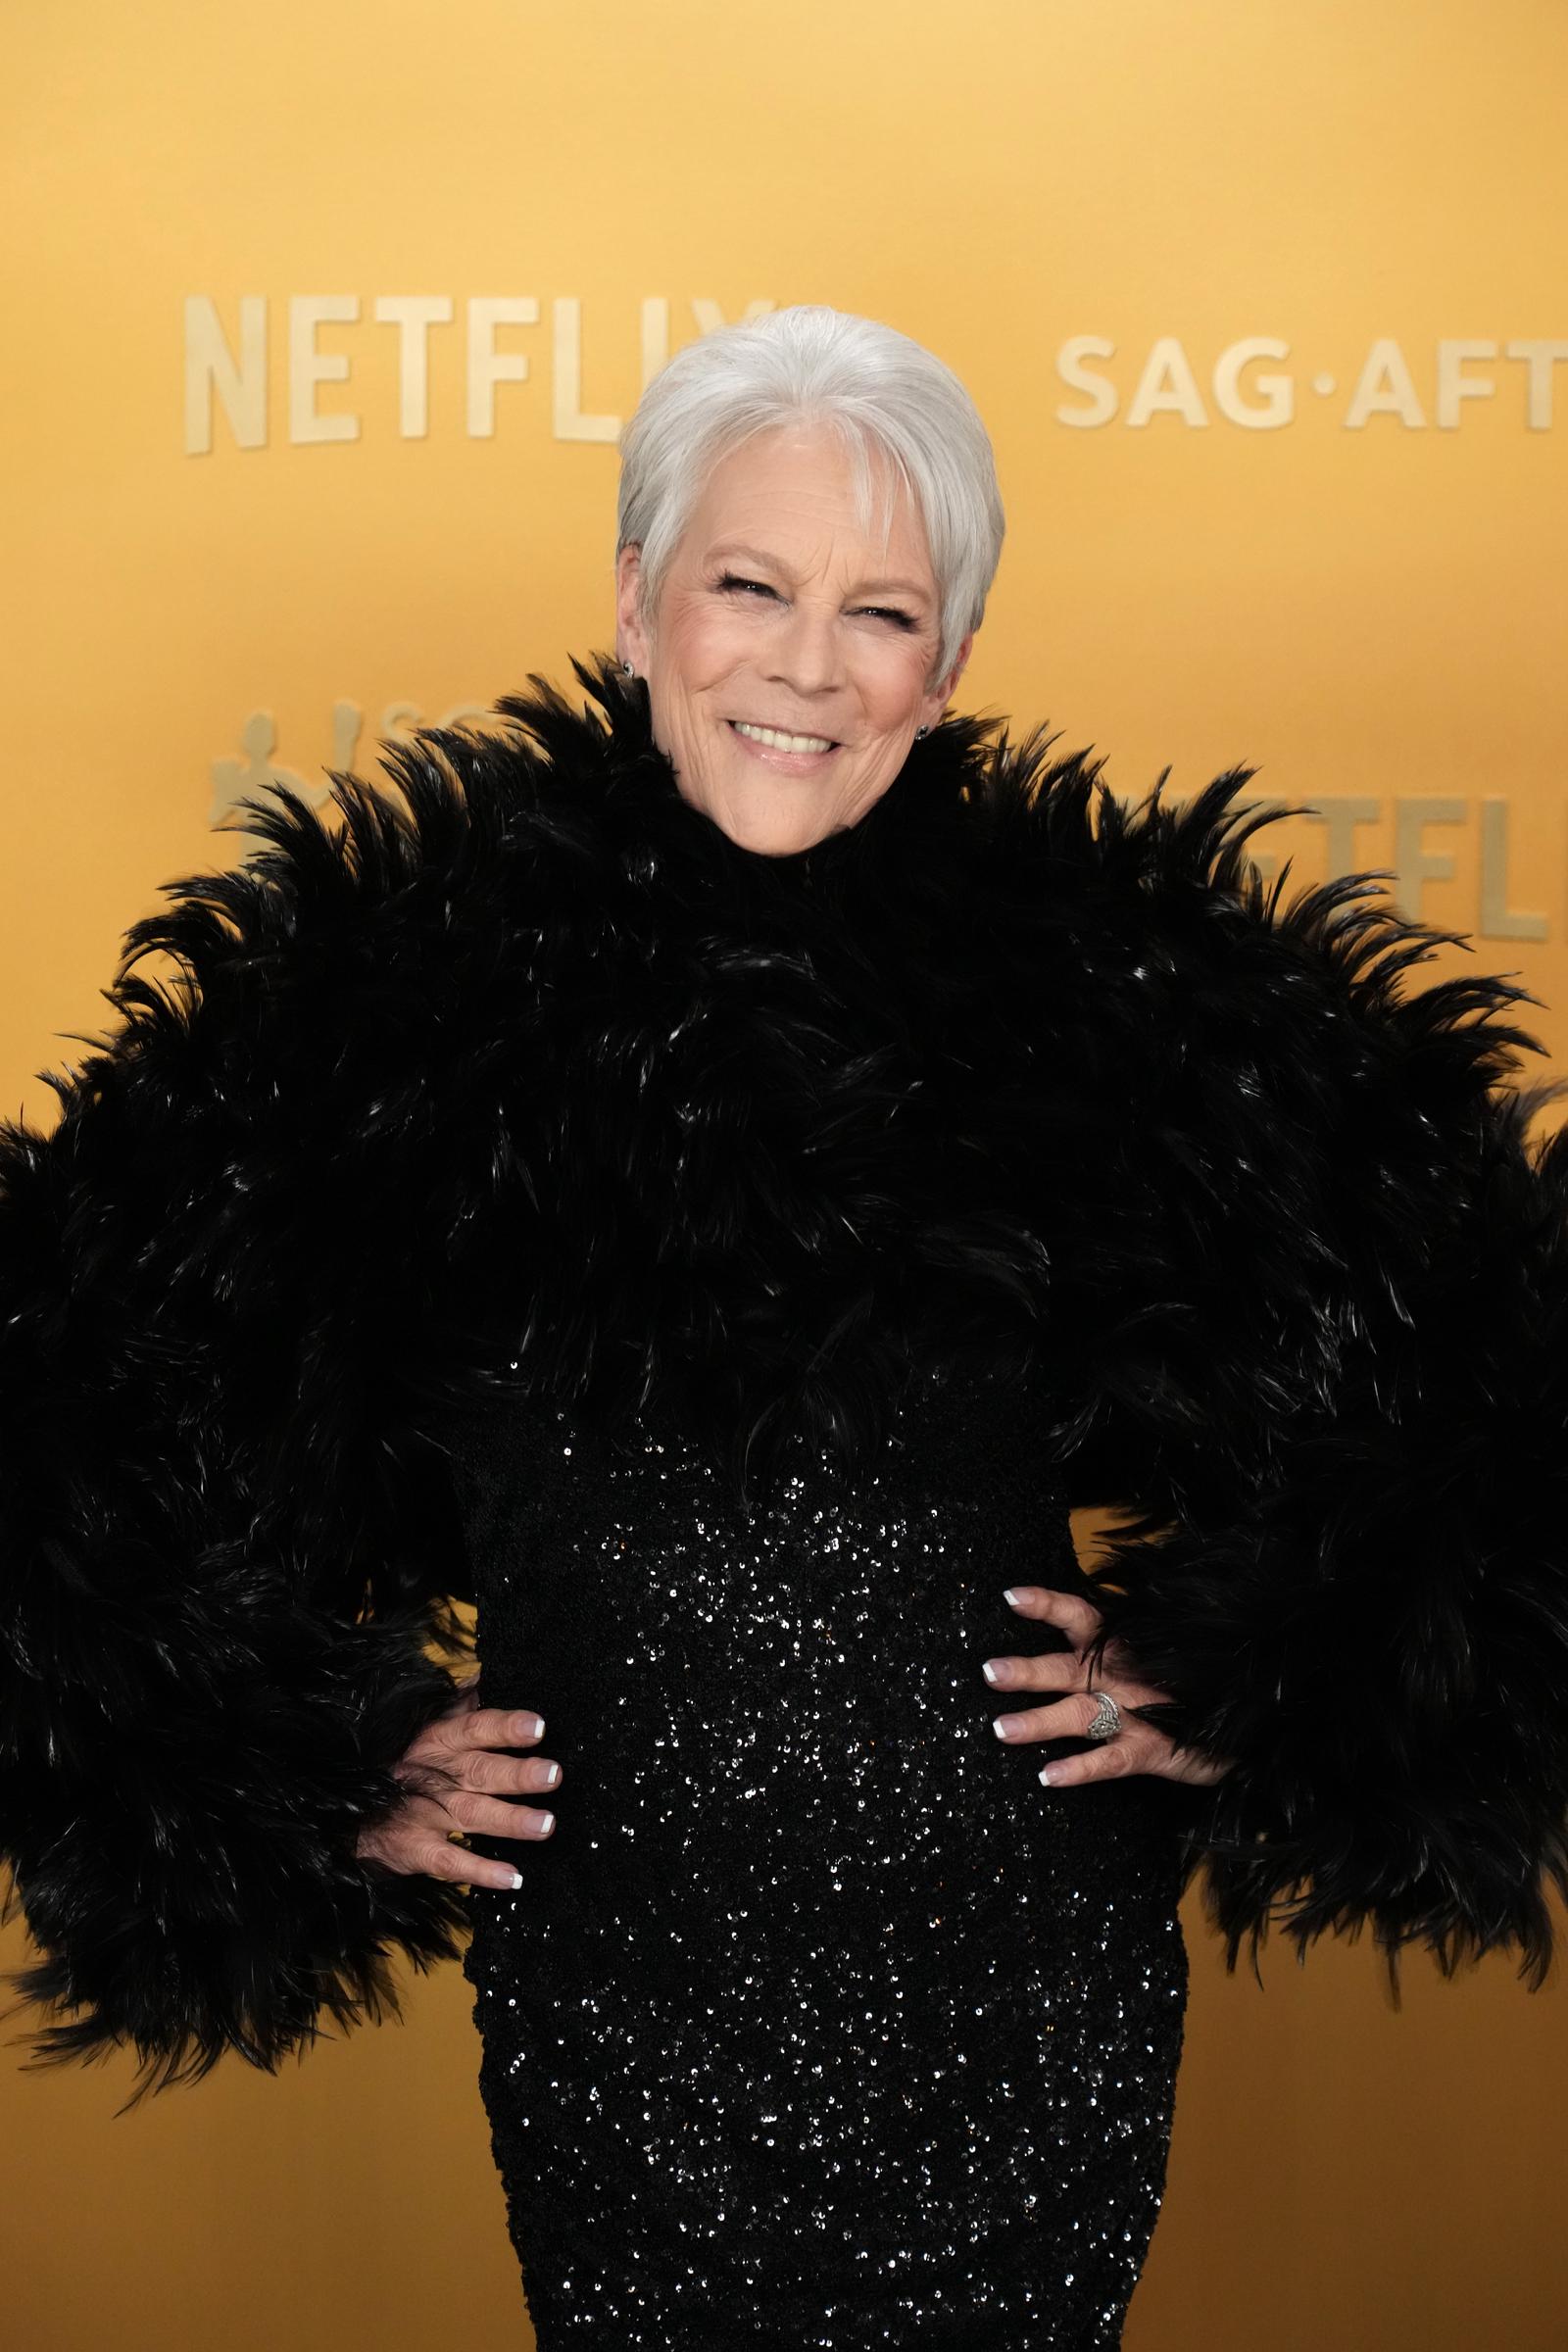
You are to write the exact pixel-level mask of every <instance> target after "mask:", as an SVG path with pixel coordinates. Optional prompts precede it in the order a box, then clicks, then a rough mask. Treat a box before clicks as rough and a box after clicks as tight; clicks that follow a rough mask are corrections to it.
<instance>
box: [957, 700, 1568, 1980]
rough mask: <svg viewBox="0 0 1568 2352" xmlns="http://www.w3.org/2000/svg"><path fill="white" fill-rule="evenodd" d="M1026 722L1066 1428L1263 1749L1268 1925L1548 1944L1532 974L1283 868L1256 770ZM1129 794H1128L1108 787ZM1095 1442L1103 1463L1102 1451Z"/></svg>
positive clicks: (1112, 1613) (1164, 1656) (1215, 1836)
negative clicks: (1420, 969) (1155, 754)
mask: <svg viewBox="0 0 1568 2352" xmlns="http://www.w3.org/2000/svg"><path fill="white" fill-rule="evenodd" d="M1041 749H1042V746H1041V744H1040V742H1039V740H1038V738H1035V739H1031V741H1030V742H1029V743H1028V744H1026V745H1025V746H1023V747H1022V749H1021V751H1011V750H1009V751H1008V752H1007V754H1006V756H1005V759H1004V761H1003V765H1002V770H1001V786H1002V789H1001V794H1000V808H999V829H1000V838H1001V844H1002V847H1003V850H1004V854H1005V870H1006V872H1007V874H1008V876H1009V888H1010V890H1011V892H1012V895H1013V906H1014V909H1015V913H1016V916H1017V922H1016V925H1015V929H1014V934H1013V935H1014V937H1015V938H1016V939H1018V940H1020V941H1025V942H1027V946H1026V948H1025V950H1024V953H1025V955H1026V956H1027V969H1028V973H1029V977H1030V981H1031V985H1032V986H1033V987H1034V988H1035V989H1036V991H1037V992H1038V995H1037V1008H1036V1010H1035V1012H1034V1014H1033V1016H1032V1037H1033V1040H1034V1043H1035V1047H1036V1068H1037V1090H1036V1091H1037V1093H1038V1095H1039V1097H1040V1100H1041V1103H1043V1105H1044V1110H1043V1112H1042V1111H1041V1110H1038V1109H1037V1110H1036V1112H1035V1114H1034V1115H1035V1116H1037V1117H1042V1116H1043V1117H1044V1119H1045V1122H1046V1126H1047V1128H1049V1133H1048V1132H1042V1133H1041V1135H1040V1137H1039V1139H1038V1150H1039V1152H1040V1153H1041V1154H1042V1155H1045V1154H1047V1153H1052V1154H1054V1167H1055V1169H1056V1171H1057V1172H1056V1173H1054V1175H1053V1177H1052V1179H1051V1181H1052V1182H1053V1183H1054V1184H1055V1183H1062V1184H1064V1186H1065V1188H1066V1189H1065V1190H1064V1192H1063V1194H1062V1196H1061V1198H1060V1199H1059V1200H1057V1201H1056V1203H1055V1211H1054V1231H1055V1232H1056V1234H1057V1235H1058V1236H1059V1237H1061V1246H1060V1247H1059V1249H1058V1250H1057V1252H1056V1263H1055V1266H1054V1273H1053V1287H1052V1302H1053V1305H1052V1312H1053V1330H1052V1343H1053V1348H1054V1355H1055V1360H1056V1362H1057V1363H1058V1365H1059V1366H1060V1367H1061V1382H1062V1394H1063V1397H1064V1400H1065V1403H1064V1410H1063V1413H1062V1417H1061V1420H1060V1422H1059V1423H1058V1424H1057V1426H1056V1429H1055V1432H1054V1436H1055V1439H1056V1441H1057V1443H1058V1444H1059V1445H1060V1446H1062V1448H1063V1453H1064V1458H1065V1460H1066V1462H1067V1465H1068V1477H1069V1483H1070V1485H1071V1486H1072V1496H1073V1499H1074V1500H1075V1501H1089V1500H1094V1501H1105V1500H1116V1501H1118V1502H1119V1503H1121V1504H1122V1505H1123V1506H1124V1507H1125V1508H1126V1509H1127V1510H1128V1511H1130V1512H1131V1513H1132V1514H1133V1515H1132V1516H1131V1518H1130V1519H1125V1518H1124V1519H1123V1521H1122V1524H1121V1525H1120V1527H1119V1529H1118V1530H1117V1532H1116V1533H1115V1535H1114V1537H1113V1539H1112V1541H1111V1542H1110V1544H1109V1545H1108V1548H1107V1551H1106V1554H1105V1556H1104V1558H1103V1563H1102V1566H1101V1570H1100V1574H1101V1577H1102V1579H1103V1583H1102V1586H1101V1589H1100V1592H1099V1594H1098V1597H1099V1599H1100V1601H1101V1604H1102V1606H1103V1611H1104V1620H1105V1624H1104V1637H1105V1639H1106V1640H1110V1639H1115V1640H1118V1641H1119V1642H1121V1643H1122V1644H1123V1645H1124V1647H1125V1651H1126V1653H1127V1654H1128V1655H1129V1656H1130V1659H1131V1661H1132V1662H1133V1663H1134V1665H1135V1666H1136V1668H1137V1670H1138V1671H1139V1673H1140V1674H1141V1676H1142V1677H1143V1678H1144V1679H1146V1680H1147V1681H1148V1682H1150V1683H1151V1684H1152V1685H1153V1686H1154V1687H1155V1688H1157V1689H1159V1690H1160V1691H1163V1692H1165V1693H1166V1694H1167V1696H1168V1704H1166V1705H1164V1706H1162V1707H1159V1708H1154V1709H1151V1710H1149V1712H1150V1714H1151V1716H1152V1720H1154V1721H1156V1722H1157V1723H1158V1724H1159V1725H1160V1727H1161V1728H1162V1729H1164V1730H1166V1731H1167V1732H1168V1733H1170V1734H1171V1735H1172V1736H1173V1737H1175V1738H1176V1739H1177V1740H1179V1741H1180V1742H1181V1743H1183V1744H1186V1745H1190V1746H1192V1747H1194V1748H1197V1749H1199V1750H1201V1751H1202V1752H1203V1753H1204V1754H1206V1755H1208V1756H1210V1757H1212V1758H1215V1759H1226V1760H1228V1761H1229V1764H1230V1770H1229V1772H1228V1773H1227V1775H1226V1777H1225V1779H1224V1780H1223V1781H1222V1782H1221V1783H1220V1784H1219V1786H1218V1787H1217V1788H1216V1789H1214V1790H1213V1791H1212V1794H1211V1796H1210V1797H1209V1798H1208V1799H1207V1800H1206V1802H1205V1804H1204V1806H1203V1808H1202V1816H1201V1828H1200V1829H1199V1830H1198V1831H1197V1832H1196V1833H1195V1838H1196V1844H1195V1861H1198V1860H1201V1863H1202V1866H1203V1875H1204V1879H1205V1883H1206V1890H1207V1895H1208V1899H1209V1903H1210V1907H1211V1911H1212V1915H1213V1916H1214V1918H1215V1919H1216V1921H1217V1923H1218V1925H1219V1926H1220V1927H1221V1929H1222V1930H1223V1932H1224V1934H1225V1936H1226V1937H1227V1941H1228V1950H1229V1957H1230V1960H1231V1963H1232V1965H1234V1964H1235V1961H1236V1958H1237V1956H1238V1952H1239V1950H1240V1948H1241V1946H1242V1944H1243V1942H1244V1940H1246V1939H1248V1938H1250V1939H1251V1941H1252V1943H1253V1946H1254V1948H1255V1944H1256V1940H1257V1938H1258V1936H1260V1934H1261V1933H1262V1931H1263V1930H1264V1928H1265V1926H1266V1925H1267V1923H1268V1922H1269V1921H1270V1920H1271V1919H1273V1920H1274V1921H1276V1922H1277V1923H1279V1924H1280V1925H1282V1926H1283V1927H1284V1928H1285V1929H1286V1930H1287V1931H1288V1932H1289V1933H1290V1934H1291V1935H1292V1936H1295V1937H1296V1938H1297V1940H1298V1943H1299V1946H1300V1947H1303V1948H1304V1946H1305V1944H1306V1943H1307V1941H1308V1940H1309V1939H1311V1938H1312V1937H1314V1936H1317V1935H1318V1934H1320V1933H1321V1932H1323V1931H1324V1930H1330V1931H1343V1930H1348V1931H1351V1932H1354V1931H1355V1930H1356V1929H1357V1928H1359V1927H1361V1926H1363V1925H1369V1926H1370V1928H1371V1930H1372V1932H1373V1934H1374V1936H1376V1938H1377V1939H1378V1941H1379V1942H1380V1943H1381V1944H1382V1945H1383V1946H1384V1947H1385V1950H1386V1951H1387V1953H1388V1954H1389V1955H1390V1958H1391V1962H1392V1958H1393V1955H1394V1954H1395V1953H1396V1952H1397V1949H1398V1948H1399V1946H1401V1945H1403V1944H1407V1943H1413V1942H1419V1943H1423V1944H1425V1945H1427V1946H1428V1947H1429V1948H1430V1949H1431V1950H1432V1951H1433V1952H1435V1953H1436V1954H1437V1955H1438V1957H1439V1959H1440V1960H1441V1962H1442V1963H1443V1965H1444V1966H1445V1967H1451V1966H1452V1965H1453V1964H1454V1963H1455V1962H1456V1961H1457V1960H1458V1959H1460V1958H1461V1957H1464V1956H1467V1955H1470V1954H1474V1953H1479V1952H1483V1951H1486V1950H1489V1949H1493V1948H1503V1949H1513V1950H1516V1951H1517V1952H1518V1953H1519V1954H1520V1955H1521V1956H1522V1973H1527V1974H1528V1975H1529V1977H1530V1979H1531V1981H1532V1982H1534V1983H1539V1982H1540V1981H1541V1978H1542V1976H1543V1975H1544V1971H1545V1969H1546V1967H1547V1965H1548V1962H1549V1959H1550V1955H1551V1949H1552V1936H1553V1931H1552V1909H1553V1905H1552V1893H1553V1890H1554V1889H1555V1890H1559V1891H1560V1890H1562V1889H1564V1887H1565V1886H1568V1837H1565V1823H1568V1329H1565V1306H1568V1130H1565V1131H1563V1133H1561V1134H1560V1135H1559V1136H1557V1137H1555V1138H1551V1139H1549V1140H1545V1139H1543V1138H1542V1137H1540V1136H1539V1135H1538V1134H1536V1133H1535V1132H1534V1131H1533V1128H1532V1121H1533V1119H1534V1116H1535V1113H1536V1112H1537V1111H1538V1110H1539V1108H1540V1107H1541V1105H1542V1103H1544V1102H1545V1101H1547V1100H1549V1099H1550V1098H1551V1097H1552V1096H1553V1095H1554V1094H1556V1093H1558V1092H1560V1091H1561V1087H1560V1085H1537V1086H1536V1087H1534V1088H1529V1089H1516V1088H1513V1087H1511V1086H1510V1085H1508V1084H1507V1083H1506V1081H1507V1080H1508V1079H1509V1077H1510V1074H1511V1073H1512V1072H1513V1071H1514V1070H1515V1069H1516V1068H1517V1067H1518V1061H1519V1054H1520V1053H1521V1052H1524V1051H1534V1052H1537V1053H1539V1052H1541V1051H1543V1049H1542V1048H1541V1047H1540V1045H1539V1044H1538V1042H1537V1041H1536V1040H1535V1039H1534V1038H1533V1037H1532V1036H1531V1035H1530V1033H1529V1032H1528V1030H1526V1029H1524V1028H1521V1027H1520V1026H1519V1025H1518V1024H1517V1022H1516V1021H1515V1020H1513V1019H1511V1018H1509V1017H1508V1016H1509V1015H1510V1013H1511V1012H1512V1010H1513V1008H1514V1007H1515V1006H1516V1005H1518V1004H1520V1003H1521V1002H1533V1001H1534V1000H1530V999H1527V998H1526V997H1525V993H1524V991H1523V990H1522V989H1519V988H1517V987H1515V986H1514V985H1513V984H1512V983H1511V982H1509V981H1507V980H1504V979H1500V978H1495V977H1487V976H1476V975H1471V974H1468V973H1460V974H1458V975H1457V976H1454V977H1451V978H1446V979H1443V980H1441V981H1438V982H1435V983H1432V984H1430V985H1427V986H1425V987H1415V986H1412V985H1411V984H1410V982H1409V977H1408V975H1409V972H1410V968H1411V967H1412V966H1413V965H1416V964H1418V963H1420V962H1422V961H1425V960H1428V959H1429V958H1430V957H1431V956H1432V954H1433V952H1434V949H1435V948H1436V947H1437V946H1438V945H1439V944H1440V943H1442V942H1444V941H1447V942H1450V943H1455V944H1465V943H1462V942H1461V940H1460V935H1457V934H1451V933H1448V934H1444V933H1439V932H1436V931H1434V930H1432V929H1430V928H1429V927H1426V926H1423V925H1420V924H1417V923H1413V922H1410V921H1407V920H1405V919H1404V918H1403V917H1402V916H1401V915H1400V913H1399V912H1398V911H1397V908H1396V907H1395V906H1394V905H1393V903H1392V902H1391V901H1390V900H1389V899H1388V897H1387V895H1386V893H1385V892H1384V891H1383V890H1382V888H1381V887H1380V880H1379V877H1377V876H1373V875H1360V876H1350V877H1346V878H1342V879H1337V880H1333V881H1331V882H1329V883H1326V884H1324V885H1321V886H1319V887H1317V888H1315V889H1307V890H1300V889H1299V890H1298V891H1297V893H1296V895H1295V896H1294V897H1292V898H1291V899H1289V901H1287V899H1286V897H1285V891H1284V884H1285V881H1286V875H1285V874H1282V875H1281V876H1280V877H1279V879H1278V881H1277V882H1276V883H1274V884H1273V886H1272V887H1265V885H1264V883H1263V881H1262V878H1261V876H1260V875H1259V873H1258V870H1257V868H1256V866H1255V865H1254V864H1253V862H1252V860H1251V858H1250V854H1249V852H1248V850H1247V848H1246V846H1245V845H1246V844H1247V842H1248V840H1249V838H1250V835H1251V834H1252V833H1253V832H1255V830H1256V829H1257V827H1258V826H1259V825H1261V824H1263V823H1265V822H1268V821H1271V820H1272V819H1273V818H1274V817H1275V816H1277V815H1279V814H1288V813H1294V812H1295V811H1291V810H1281V809H1274V808H1270V807H1266V806H1265V807H1259V806H1256V805H1254V804H1248V803H1238V801H1237V794H1238V793H1239V791H1240V790H1241V789H1242V787H1243V786H1244V785H1245V784H1246V783H1247V781H1248V780H1249V778H1250V775H1251V773H1252V772H1253V771H1251V770H1250V769H1238V770H1235V771H1232V772H1230V773H1228V774H1226V775H1224V776H1221V777H1219V778H1217V779H1216V780H1215V781H1214V782H1213V783H1212V784H1210V785H1209V786H1208V787H1207V788H1206V790H1204V791H1203V792H1201V793H1200V794H1199V795H1198V796H1197V797H1196V798H1195V799H1194V800H1192V801H1191V802H1189V803H1187V804H1186V805H1178V806H1172V805H1170V804H1167V803H1165V802H1164V800H1163V798H1162V787H1163V783H1164V779H1163V778H1162V779H1161V782H1160V786H1156V788H1155V790H1154V792H1153V793H1152V795H1150V796H1149V798H1148V800H1147V801H1146V802H1144V803H1143V804H1141V805H1140V806H1139V807H1138V808H1137V809H1128V808H1127V807H1126V806H1124V805H1123V804H1122V803H1120V802H1118V801H1116V800H1114V799H1112V798H1111V796H1109V795H1108V794H1103V795H1098V796H1097V782H1098V777H1097V771H1096V770H1095V769H1092V768H1089V767H1086V766H1085V764H1084V762H1083V760H1082V758H1081V757H1080V758H1079V759H1077V760H1066V761H1063V762H1060V763H1058V765H1057V766H1056V767H1055V768H1054V769H1053V770H1051V771H1050V773H1049V774H1046V775H1042V773H1041V772H1040V753H1041ZM1092 807H1093V808H1094V809H1096V811H1097V814H1098V826H1097V827H1095V828H1092V827H1091V824H1090V811H1091V808H1092ZM1074 1463H1076V1464H1077V1469H1076V1471H1075V1470H1074V1468H1073V1465H1074Z"/></svg>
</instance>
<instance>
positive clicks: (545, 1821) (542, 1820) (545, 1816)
mask: <svg viewBox="0 0 1568 2352" xmlns="http://www.w3.org/2000/svg"><path fill="white" fill-rule="evenodd" d="M555 1826H556V1817H555V1815H554V1814H553V1813H541V1814H540V1816H539V1835H540V1837H541V1838H548V1837H549V1835H550V1833H551V1831H552V1830H553V1829H554V1828H555Z"/></svg>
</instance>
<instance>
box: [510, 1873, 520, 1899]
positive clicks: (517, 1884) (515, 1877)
mask: <svg viewBox="0 0 1568 2352" xmlns="http://www.w3.org/2000/svg"><path fill="white" fill-rule="evenodd" d="M521 1885H522V1873H521V1871H520V1870H515V1871H514V1872H513V1874H512V1891H513V1893H514V1894H515V1893H516V1891H517V1889H518V1887H520V1886H521Z"/></svg>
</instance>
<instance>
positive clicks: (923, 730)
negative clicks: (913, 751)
mask: <svg viewBox="0 0 1568 2352" xmlns="http://www.w3.org/2000/svg"><path fill="white" fill-rule="evenodd" d="M930 732H931V730H930V728H929V727H916V728H915V730H914V740H915V742H916V743H918V742H919V740H920V738H921V736H922V735H929V734H930Z"/></svg>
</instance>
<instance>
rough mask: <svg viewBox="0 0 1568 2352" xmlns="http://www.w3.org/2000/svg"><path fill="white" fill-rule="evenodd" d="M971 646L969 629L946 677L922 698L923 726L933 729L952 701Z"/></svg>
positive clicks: (940, 679) (972, 639)
mask: <svg viewBox="0 0 1568 2352" xmlns="http://www.w3.org/2000/svg"><path fill="white" fill-rule="evenodd" d="M973 644H974V631H973V629H971V630H970V631H969V633H968V635H967V636H966V637H965V638H964V639H963V641H962V643H961V644H960V645H959V647H958V650H957V652H956V654H955V656H954V658H953V661H952V663H951V665H950V666H949V669H948V672H947V675H946V676H945V677H943V678H939V679H938V681H937V683H936V685H935V686H934V687H933V688H932V689H931V691H930V693H929V694H927V695H925V696H924V697H923V698H922V700H921V704H920V718H921V721H922V723H923V724H924V725H926V726H928V727H934V726H935V725H936V723H937V720H938V719H939V718H940V717H941V716H942V713H943V711H945V710H946V709H947V707H948V705H949V703H950V702H951V701H952V700H953V695H954V690H955V688H956V685H957V683H958V680H959V679H960V678H961V677H962V675H963V673H964V670H965V668H966V667H967V665H968V661H969V649H970V647H971V646H972V645H973Z"/></svg>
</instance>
